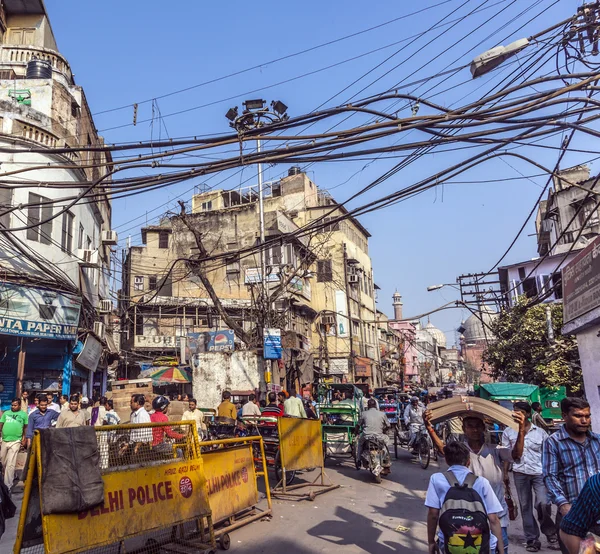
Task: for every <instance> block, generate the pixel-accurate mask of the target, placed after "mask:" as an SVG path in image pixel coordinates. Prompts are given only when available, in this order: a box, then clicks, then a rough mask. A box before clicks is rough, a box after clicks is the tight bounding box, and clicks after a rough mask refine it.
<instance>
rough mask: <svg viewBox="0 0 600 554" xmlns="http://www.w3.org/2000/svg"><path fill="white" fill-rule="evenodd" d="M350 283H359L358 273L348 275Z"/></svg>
mask: <svg viewBox="0 0 600 554" xmlns="http://www.w3.org/2000/svg"><path fill="white" fill-rule="evenodd" d="M348 282H349V283H358V275H348Z"/></svg>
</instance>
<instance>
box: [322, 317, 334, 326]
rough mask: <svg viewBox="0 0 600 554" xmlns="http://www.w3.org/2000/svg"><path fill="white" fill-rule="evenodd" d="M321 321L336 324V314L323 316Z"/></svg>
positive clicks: (325, 323)
mask: <svg viewBox="0 0 600 554" xmlns="http://www.w3.org/2000/svg"><path fill="white" fill-rule="evenodd" d="M321 323H322V324H323V325H335V316H334V315H324V316H321Z"/></svg>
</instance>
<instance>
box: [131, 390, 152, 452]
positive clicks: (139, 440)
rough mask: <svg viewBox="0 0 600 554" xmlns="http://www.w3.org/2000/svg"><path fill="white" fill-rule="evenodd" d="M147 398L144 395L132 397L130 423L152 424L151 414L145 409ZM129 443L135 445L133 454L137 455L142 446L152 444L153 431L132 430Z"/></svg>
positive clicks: (146, 429) (145, 429)
mask: <svg viewBox="0 0 600 554" xmlns="http://www.w3.org/2000/svg"><path fill="white" fill-rule="evenodd" d="M145 404H146V398H145V397H144V395H143V394H132V395H131V402H130V406H131V418H130V420H129V423H150V421H151V420H150V414H149V413H148V412H147V411H146V408H144V405H145ZM129 442H130V443H131V444H134V445H135V446H134V449H133V453H134V454H136V453H137V452H138V450H139V449H140V446H141V445H142V444H150V443H151V442H152V429H151V428H149V427H148V428H144V429H132V430H131V432H130V433H129Z"/></svg>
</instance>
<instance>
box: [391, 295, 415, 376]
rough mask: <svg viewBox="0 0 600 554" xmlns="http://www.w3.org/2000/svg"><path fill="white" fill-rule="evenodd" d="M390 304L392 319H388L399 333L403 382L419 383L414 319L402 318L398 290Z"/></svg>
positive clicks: (401, 306)
mask: <svg viewBox="0 0 600 554" xmlns="http://www.w3.org/2000/svg"><path fill="white" fill-rule="evenodd" d="M392 305H393V308H394V319H392V320H390V323H389V325H390V327H391V328H392V329H394V330H395V331H396V332H397V333H398V334H399V335H400V338H401V341H402V350H401V354H402V356H401V358H400V364H401V367H402V372H403V373H404V382H405V383H406V384H410V383H413V384H417V383H419V356H418V351H417V327H416V325H415V322H414V321H406V320H404V319H403V318H402V317H403V314H402V308H403V303H402V296H401V295H400V293H399V292H398V291H396V292H395V293H394V295H393V297H392Z"/></svg>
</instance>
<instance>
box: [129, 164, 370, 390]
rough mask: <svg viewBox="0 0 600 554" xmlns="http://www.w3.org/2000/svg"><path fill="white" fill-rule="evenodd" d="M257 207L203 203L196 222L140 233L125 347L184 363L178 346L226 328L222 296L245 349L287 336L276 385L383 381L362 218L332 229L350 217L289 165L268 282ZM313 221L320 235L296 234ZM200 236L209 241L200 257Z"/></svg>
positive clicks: (246, 202)
mask: <svg viewBox="0 0 600 554" xmlns="http://www.w3.org/2000/svg"><path fill="white" fill-rule="evenodd" d="M257 200H258V195H257V190H256V187H248V188H244V189H234V190H228V191H208V192H204V193H200V194H196V195H194V197H193V199H192V210H191V212H192V213H188V214H185V215H184V216H175V217H172V218H170V219H165V220H164V221H163V222H162V223H161V224H160V225H158V226H154V227H146V228H144V229H143V230H142V238H143V243H144V244H143V245H142V246H133V247H131V248H129V250H128V253H127V256H126V258H125V261H124V268H125V269H124V291H123V295H122V296H123V299H124V302H123V303H122V308H123V313H124V314H125V315H124V320H125V327H126V328H127V329H128V331H129V332H128V335H127V342H126V344H127V345H128V349H130V350H131V351H132V352H133V353H134V354H135V355H137V356H138V357H140V358H144V357H145V358H152V357H153V356H159V355H177V353H178V351H179V350H178V349H179V348H180V344H181V340H180V338H179V337H184V336H186V335H188V334H189V333H197V332H205V331H207V330H209V329H219V328H227V327H228V325H227V322H226V321H224V320H223V318H222V317H220V315H219V314H218V310H217V309H216V306H215V302H214V296H216V297H218V299H220V301H221V303H222V304H223V307H224V308H225V309H226V310H227V312H228V313H229V314H230V315H231V317H232V318H234V319H235V321H236V322H238V323H239V324H240V326H241V327H242V328H243V330H244V332H245V333H247V336H246V339H247V340H242V339H241V338H240V336H238V337H237V338H236V342H237V344H236V348H251V349H260V348H261V346H262V336H261V331H262V328H276V329H280V330H281V336H282V346H283V357H282V359H281V360H278V362H277V363H271V362H268V363H267V365H266V369H267V371H268V372H269V374H270V375H269V378H268V379H267V381H271V382H272V384H273V385H276V386H290V385H291V384H293V383H296V384H298V385H303V384H306V383H311V382H313V380H314V379H315V377H320V378H324V379H330V380H338V381H342V380H345V381H354V380H357V381H360V382H366V383H369V384H372V385H374V384H377V383H378V382H379V381H377V380H376V379H377V378H376V376H375V373H376V368H377V364H378V363H379V333H378V328H377V318H376V313H375V300H374V283H373V272H372V268H371V260H370V258H369V256H368V242H367V241H368V237H369V235H368V233H367V231H366V230H365V229H364V228H362V226H361V225H360V224H359V223H358V222H357V221H356V220H354V219H353V218H348V219H344V220H343V221H339V222H335V223H333V224H332V225H325V226H323V225H322V224H321V223H322V222H321V220H322V219H323V218H324V217H329V218H331V217H335V216H336V215H338V214H340V213H344V212H343V208H340V207H338V206H337V205H336V204H335V203H334V202H333V200H332V199H331V198H330V197H328V196H325V195H324V194H322V193H321V192H320V191H319V190H318V189H317V186H316V185H315V184H314V183H313V182H312V181H311V180H310V179H308V177H307V176H306V175H305V174H304V173H302V172H300V171H299V170H297V169H296V168H292V170H290V174H289V176H288V177H286V178H284V179H281V180H280V181H277V182H274V183H267V184H266V190H265V195H264V211H265V217H264V219H265V240H266V243H267V246H266V247H265V248H264V257H265V266H266V272H265V276H264V278H263V275H262V269H261V267H262V264H261V255H260V249H258V248H256V247H257V244H258V242H257V241H258V238H259V228H260V220H259V212H258V202H257ZM325 223H327V222H325ZM311 224H312V225H315V224H316V225H315V231H313V232H306V233H304V232H299V231H300V230H301V229H302V228H303V227H304V226H307V225H311ZM191 229H193V230H197V231H198V233H199V234H200V235H201V242H202V247H201V249H199V248H198V243H197V240H198V237H197V236H196V235H195V233H194V232H192V230H191ZM201 251H204V252H205V253H210V258H211V259H210V260H208V261H206V262H199V264H198V265H194V259H195V257H196V258H198V256H200V258H202V259H206V256H201V255H200V254H201ZM198 271H204V272H205V274H206V277H207V278H208V280H209V281H210V283H211V285H212V289H213V293H214V296H212V295H211V294H209V293H208V291H207V290H206V287H205V286H204V285H203V283H202V280H201V279H200V278H199V275H198ZM263 287H264V289H266V293H265V290H264V289H263ZM269 365H270V366H271V367H270V368H269ZM269 370H270V371H269Z"/></svg>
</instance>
